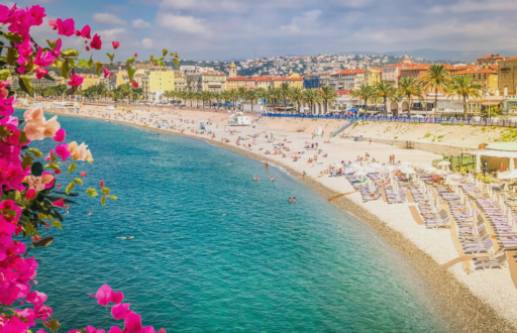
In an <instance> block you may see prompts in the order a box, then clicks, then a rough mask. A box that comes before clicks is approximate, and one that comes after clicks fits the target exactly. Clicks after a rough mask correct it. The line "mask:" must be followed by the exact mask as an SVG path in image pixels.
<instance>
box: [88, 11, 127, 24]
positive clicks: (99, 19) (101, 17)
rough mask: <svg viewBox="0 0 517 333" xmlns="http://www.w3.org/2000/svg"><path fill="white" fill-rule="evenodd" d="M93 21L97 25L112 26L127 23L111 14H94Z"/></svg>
mask: <svg viewBox="0 0 517 333" xmlns="http://www.w3.org/2000/svg"><path fill="white" fill-rule="evenodd" d="M93 21H94V22H96V23H101V24H111V25H122V24H125V23H126V21H124V20H123V19H121V18H120V17H118V16H117V15H114V14H110V13H95V14H93Z"/></svg>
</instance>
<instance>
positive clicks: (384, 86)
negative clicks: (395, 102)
mask: <svg viewBox="0 0 517 333" xmlns="http://www.w3.org/2000/svg"><path fill="white" fill-rule="evenodd" d="M395 91H396V89H395V88H394V87H393V85H392V84H391V83H390V82H388V81H380V82H378V83H377V84H376V85H375V96H377V97H380V98H382V101H383V103H384V115H388V99H389V98H391V97H392V96H393V95H394V94H395Z"/></svg>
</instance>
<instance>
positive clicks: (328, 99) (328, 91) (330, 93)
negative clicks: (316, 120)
mask: <svg viewBox="0 0 517 333" xmlns="http://www.w3.org/2000/svg"><path fill="white" fill-rule="evenodd" d="M319 93H320V96H321V100H322V101H323V105H324V108H325V109H324V110H325V114H327V113H328V107H329V104H331V103H333V102H334V101H335V100H336V97H337V93H336V90H334V88H332V87H331V86H323V87H321V88H320V89H319Z"/></svg>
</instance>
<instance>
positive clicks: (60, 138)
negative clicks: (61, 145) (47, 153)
mask: <svg viewBox="0 0 517 333" xmlns="http://www.w3.org/2000/svg"><path fill="white" fill-rule="evenodd" d="M65 138H66V131H65V129H64V128H60V129H59V130H58V131H57V132H56V134H55V135H54V141H56V142H63V141H65Z"/></svg>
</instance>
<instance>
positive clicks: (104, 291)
mask: <svg viewBox="0 0 517 333" xmlns="http://www.w3.org/2000/svg"><path fill="white" fill-rule="evenodd" d="M112 291H113V290H112V289H111V287H110V286H109V285H107V284H103V285H102V286H100V288H99V289H98V290H97V292H96V293H95V298H96V299H97V304H99V305H101V306H106V305H108V304H109V302H110V300H111V293H112Z"/></svg>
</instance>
